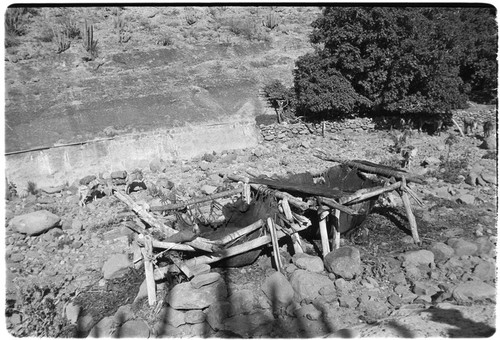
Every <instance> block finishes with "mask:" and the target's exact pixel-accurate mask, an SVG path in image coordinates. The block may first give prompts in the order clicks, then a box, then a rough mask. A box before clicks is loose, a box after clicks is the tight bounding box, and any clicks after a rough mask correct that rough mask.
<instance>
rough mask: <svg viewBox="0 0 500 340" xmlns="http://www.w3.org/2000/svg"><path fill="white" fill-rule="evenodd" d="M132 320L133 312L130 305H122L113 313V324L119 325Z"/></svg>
mask: <svg viewBox="0 0 500 340" xmlns="http://www.w3.org/2000/svg"><path fill="white" fill-rule="evenodd" d="M133 318H134V312H133V311H132V306H131V305H123V306H120V307H118V310H117V311H116V312H115V315H114V316H113V320H114V322H115V324H117V325H121V324H123V323H125V322H127V321H129V320H132V319H133Z"/></svg>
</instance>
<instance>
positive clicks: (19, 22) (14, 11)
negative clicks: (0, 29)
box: [5, 7, 27, 36]
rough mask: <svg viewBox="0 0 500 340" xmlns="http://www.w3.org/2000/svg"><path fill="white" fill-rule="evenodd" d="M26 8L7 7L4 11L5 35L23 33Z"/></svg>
mask: <svg viewBox="0 0 500 340" xmlns="http://www.w3.org/2000/svg"><path fill="white" fill-rule="evenodd" d="M26 13H27V9H26V8H16V7H14V8H7V11H6V12H5V33H6V34H7V35H14V36H20V35H23V34H24V33H25V25H26V19H25V14H26Z"/></svg>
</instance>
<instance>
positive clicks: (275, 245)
mask: <svg viewBox="0 0 500 340" xmlns="http://www.w3.org/2000/svg"><path fill="white" fill-rule="evenodd" d="M267 226H268V228H269V233H270V234H271V243H272V245H273V253H274V262H275V263H276V269H277V270H278V271H279V272H281V270H282V268H283V264H282V263H281V257H280V248H279V244H278V237H277V236H276V229H275V227H274V222H273V219H272V218H271V217H268V218H267Z"/></svg>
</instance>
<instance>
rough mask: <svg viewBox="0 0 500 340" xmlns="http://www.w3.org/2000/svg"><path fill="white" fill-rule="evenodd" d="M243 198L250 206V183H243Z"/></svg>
mask: <svg viewBox="0 0 500 340" xmlns="http://www.w3.org/2000/svg"><path fill="white" fill-rule="evenodd" d="M243 197H244V199H245V202H246V203H247V204H250V201H251V198H250V197H251V196H250V184H248V182H245V183H243Z"/></svg>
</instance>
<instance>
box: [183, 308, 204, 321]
mask: <svg viewBox="0 0 500 340" xmlns="http://www.w3.org/2000/svg"><path fill="white" fill-rule="evenodd" d="M206 317H207V316H206V314H205V313H203V311H201V310H198V309H195V310H188V311H187V312H186V313H185V314H184V321H186V323H189V324H197V323H202V322H204V321H205V319H206Z"/></svg>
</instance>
